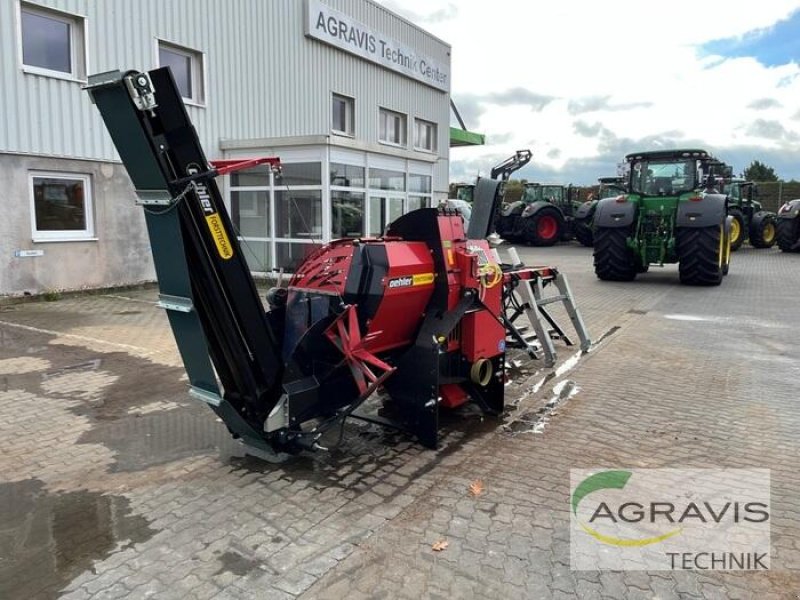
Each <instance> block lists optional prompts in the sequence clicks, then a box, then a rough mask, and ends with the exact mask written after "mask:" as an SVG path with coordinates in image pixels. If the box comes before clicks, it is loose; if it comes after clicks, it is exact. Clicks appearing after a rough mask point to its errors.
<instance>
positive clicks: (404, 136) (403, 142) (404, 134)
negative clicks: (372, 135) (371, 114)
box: [378, 106, 408, 148]
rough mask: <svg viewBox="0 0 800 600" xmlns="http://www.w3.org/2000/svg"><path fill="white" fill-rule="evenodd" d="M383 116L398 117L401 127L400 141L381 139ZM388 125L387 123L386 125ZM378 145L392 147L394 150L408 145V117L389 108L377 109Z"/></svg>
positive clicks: (380, 107)
mask: <svg viewBox="0 0 800 600" xmlns="http://www.w3.org/2000/svg"><path fill="white" fill-rule="evenodd" d="M384 115H386V116H387V117H388V116H394V117H398V118H399V119H400V123H401V127H400V137H401V139H400V141H399V142H395V141H393V140H388V139H383V138H381V125H382V121H383V117H384ZM387 125H388V123H387ZM386 130H387V133H388V127H387V128H386ZM378 143H380V144H385V145H387V146H394V147H395V148H405V147H406V146H407V145H408V115H406V114H405V113H401V112H398V111H396V110H392V109H390V108H384V107H382V106H379V107H378Z"/></svg>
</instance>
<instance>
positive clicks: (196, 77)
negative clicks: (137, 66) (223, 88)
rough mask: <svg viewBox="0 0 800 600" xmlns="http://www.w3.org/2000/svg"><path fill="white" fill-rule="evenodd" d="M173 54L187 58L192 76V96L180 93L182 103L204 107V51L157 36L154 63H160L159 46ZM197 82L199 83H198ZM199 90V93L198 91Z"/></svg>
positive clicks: (205, 87)
mask: <svg viewBox="0 0 800 600" xmlns="http://www.w3.org/2000/svg"><path fill="white" fill-rule="evenodd" d="M162 46H164V49H165V50H168V51H169V52H172V53H173V54H180V55H183V56H186V57H188V58H189V70H190V76H191V78H192V97H191V98H187V97H186V96H184V95H183V94H181V99H182V100H183V102H184V104H188V105H190V106H198V107H200V108H205V107H206V105H207V104H208V83H207V82H208V73H207V69H206V53H205V52H203V51H202V50H197V49H195V48H191V47H189V46H186V45H184V44H178V43H176V42H173V41H170V40H167V39H164V38H160V37H157V38H155V65H156V67H157V68H160V67H161V66H162V65H161V47H162ZM198 83H199V85H198ZM198 90H199V93H198Z"/></svg>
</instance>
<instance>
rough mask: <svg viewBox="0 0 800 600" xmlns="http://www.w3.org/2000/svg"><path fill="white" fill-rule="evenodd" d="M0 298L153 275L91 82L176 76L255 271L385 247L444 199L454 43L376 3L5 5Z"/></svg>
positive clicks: (11, 0)
mask: <svg viewBox="0 0 800 600" xmlns="http://www.w3.org/2000/svg"><path fill="white" fill-rule="evenodd" d="M0 47H1V48H2V52H0V78H2V85H3V90H2V91H0V104H2V106H3V110H2V111H0V181H4V182H6V186H5V188H6V189H5V193H6V199H7V201H6V214H5V216H6V218H5V219H4V220H3V221H2V222H0V231H2V236H1V237H0V252H2V257H3V259H2V260H3V262H4V263H6V264H5V265H2V266H3V268H2V270H1V271H0V294H22V293H26V292H27V293H39V292H42V291H46V290H60V289H79V288H84V287H106V286H115V285H126V284H131V283H137V282H140V281H147V280H152V279H153V278H154V275H153V268H152V262H151V259H150V252H149V243H148V241H147V237H146V232H145V227H144V219H143V217H142V214H141V209H140V208H139V207H137V206H135V204H134V200H135V195H134V194H133V189H132V187H131V185H130V182H129V181H128V178H127V174H126V173H125V171H124V168H123V167H122V166H121V164H120V163H119V159H118V157H117V155H116V152H115V151H114V149H113V147H112V144H111V140H110V138H109V136H108V134H107V133H106V131H105V127H104V126H103V124H102V122H101V120H100V118H99V115H98V114H97V111H96V109H95V108H94V107H93V106H92V105H91V103H90V101H89V98H88V94H86V92H85V91H83V90H82V86H83V85H84V84H85V81H86V78H87V76H88V74H90V73H97V72H102V71H109V70H114V69H129V68H134V69H138V70H149V69H152V68H155V67H158V66H165V65H169V66H170V67H171V68H172V70H173V73H174V74H175V77H176V80H177V82H178V85H179V87H180V89H181V92H182V94H183V96H184V99H185V102H186V105H187V108H188V110H189V115H190V117H191V118H192V120H193V122H194V124H195V126H196V128H197V130H198V133H199V135H200V138H201V140H202V142H203V146H204V149H205V151H206V154H207V156H208V158H209V159H212V160H213V159H217V158H237V157H259V156H278V157H280V158H281V161H282V163H283V171H282V173H281V175H280V176H277V175H275V174H273V173H271V172H269V171H268V170H267V169H260V168H256V169H253V170H250V171H247V172H241V173H238V174H234V175H231V176H229V177H225V178H223V180H221V181H220V184H221V186H222V188H223V191H224V194H225V196H226V199H227V201H228V205H229V209H230V211H231V216H232V219H233V222H234V225H235V226H236V227H237V228H238V230H239V235H240V239H241V240H242V245H243V250H244V252H245V255H246V256H247V257H248V260H249V262H250V265H251V268H252V269H253V270H254V271H257V272H269V271H272V270H275V269H286V270H291V269H292V268H293V267H294V266H295V265H296V264H297V261H299V260H301V259H302V258H303V256H305V255H306V254H307V252H308V251H310V250H311V249H312V248H314V247H315V246H316V245H318V244H320V243H324V242H327V241H329V240H331V239H333V238H336V237H344V236H367V235H380V234H381V232H382V231H383V229H384V227H385V225H386V224H387V223H388V222H390V221H391V220H393V219H394V218H396V217H397V216H399V215H400V214H402V213H403V212H406V211H408V210H412V209H414V208H418V207H420V206H431V205H435V203H436V202H437V201H438V200H440V199H441V198H444V197H446V195H447V187H448V166H449V165H448V152H449V133H450V132H449V116H450V113H449V111H450V107H449V106H450V94H449V91H450V47H449V46H448V45H447V44H446V43H444V42H442V41H441V40H439V39H437V38H435V37H433V36H432V35H430V34H428V33H426V32H425V31H423V30H421V29H420V28H418V27H416V26H415V25H413V24H411V23H409V22H408V21H406V20H405V19H403V18H401V17H399V16H398V15H396V14H394V13H392V12H390V11H388V10H387V9H385V8H384V7H382V6H381V5H379V4H376V3H374V2H372V1H371V0H324V2H323V1H322V0H269V1H267V2H265V1H262V0H237V1H236V2H230V1H226V0H139V1H137V2H130V1H129V0H103V1H102V2H97V1H92V0H36V1H35V2H34V1H30V2H28V1H23V0H8V1H7V2H2V3H0Z"/></svg>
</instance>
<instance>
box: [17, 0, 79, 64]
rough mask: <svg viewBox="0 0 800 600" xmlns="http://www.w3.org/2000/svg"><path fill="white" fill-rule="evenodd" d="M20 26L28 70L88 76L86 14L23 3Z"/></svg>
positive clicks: (24, 62)
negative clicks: (79, 14)
mask: <svg viewBox="0 0 800 600" xmlns="http://www.w3.org/2000/svg"><path fill="white" fill-rule="evenodd" d="M20 26H21V36H20V37H21V41H22V65H23V68H24V69H25V70H26V71H30V72H33V73H38V74H40V75H50V76H53V77H61V78H68V79H84V78H85V77H86V54H85V51H84V46H85V44H84V38H83V35H84V19H83V17H79V16H76V15H71V14H68V13H62V12H57V11H54V10H49V9H45V8H41V7H39V6H36V5H33V4H27V3H22V4H20Z"/></svg>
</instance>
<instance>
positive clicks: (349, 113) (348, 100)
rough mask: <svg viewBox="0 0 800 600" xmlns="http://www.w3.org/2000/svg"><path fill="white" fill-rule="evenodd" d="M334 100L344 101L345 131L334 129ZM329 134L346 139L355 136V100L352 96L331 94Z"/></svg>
mask: <svg viewBox="0 0 800 600" xmlns="http://www.w3.org/2000/svg"><path fill="white" fill-rule="evenodd" d="M336 100H344V102H345V106H346V107H347V110H345V129H336V123H335V122H334V121H335V120H334V118H333V107H334V103H335V102H336ZM331 132H332V133H335V134H336V135H344V136H347V137H355V136H356V100H355V98H353V97H352V96H346V95H344V94H339V93H337V92H331Z"/></svg>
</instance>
